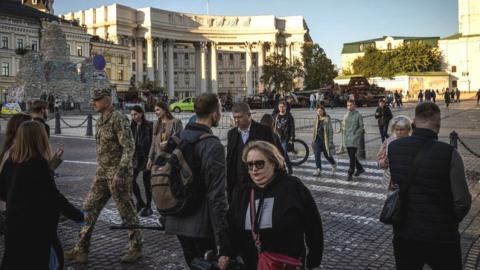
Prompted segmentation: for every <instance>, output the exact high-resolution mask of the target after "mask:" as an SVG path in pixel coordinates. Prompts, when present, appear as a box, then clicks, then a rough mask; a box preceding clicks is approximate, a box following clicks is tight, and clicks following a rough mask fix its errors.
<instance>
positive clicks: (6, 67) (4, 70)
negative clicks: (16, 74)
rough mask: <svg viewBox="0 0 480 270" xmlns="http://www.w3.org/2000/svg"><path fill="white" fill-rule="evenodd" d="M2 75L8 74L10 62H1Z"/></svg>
mask: <svg viewBox="0 0 480 270" xmlns="http://www.w3.org/2000/svg"><path fill="white" fill-rule="evenodd" d="M2 76H10V63H5V62H3V63H2Z"/></svg>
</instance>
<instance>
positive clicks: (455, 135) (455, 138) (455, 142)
mask: <svg viewBox="0 0 480 270" xmlns="http://www.w3.org/2000/svg"><path fill="white" fill-rule="evenodd" d="M450 145H451V146H453V147H454V148H455V149H458V133H457V132H455V130H454V131H452V133H450Z"/></svg>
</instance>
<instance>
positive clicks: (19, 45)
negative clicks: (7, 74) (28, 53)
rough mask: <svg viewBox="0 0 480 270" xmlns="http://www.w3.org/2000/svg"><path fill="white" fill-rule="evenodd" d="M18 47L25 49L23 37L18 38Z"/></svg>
mask: <svg viewBox="0 0 480 270" xmlns="http://www.w3.org/2000/svg"><path fill="white" fill-rule="evenodd" d="M17 49H23V38H17Z"/></svg>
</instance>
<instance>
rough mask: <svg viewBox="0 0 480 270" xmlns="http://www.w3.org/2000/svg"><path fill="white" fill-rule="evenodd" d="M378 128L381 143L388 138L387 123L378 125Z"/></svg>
mask: <svg viewBox="0 0 480 270" xmlns="http://www.w3.org/2000/svg"><path fill="white" fill-rule="evenodd" d="M378 130H379V131H380V137H381V138H382V143H383V142H384V141H385V140H386V139H388V123H387V124H386V125H383V126H378Z"/></svg>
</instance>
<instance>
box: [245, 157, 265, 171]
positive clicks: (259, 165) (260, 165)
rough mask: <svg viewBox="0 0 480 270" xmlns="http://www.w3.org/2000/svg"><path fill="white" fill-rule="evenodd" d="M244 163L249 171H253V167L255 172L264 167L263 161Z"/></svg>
mask: <svg viewBox="0 0 480 270" xmlns="http://www.w3.org/2000/svg"><path fill="white" fill-rule="evenodd" d="M246 163H247V166H248V170H249V171H253V167H255V168H257V170H261V169H263V168H264V167H265V160H254V161H248V162H246Z"/></svg>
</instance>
